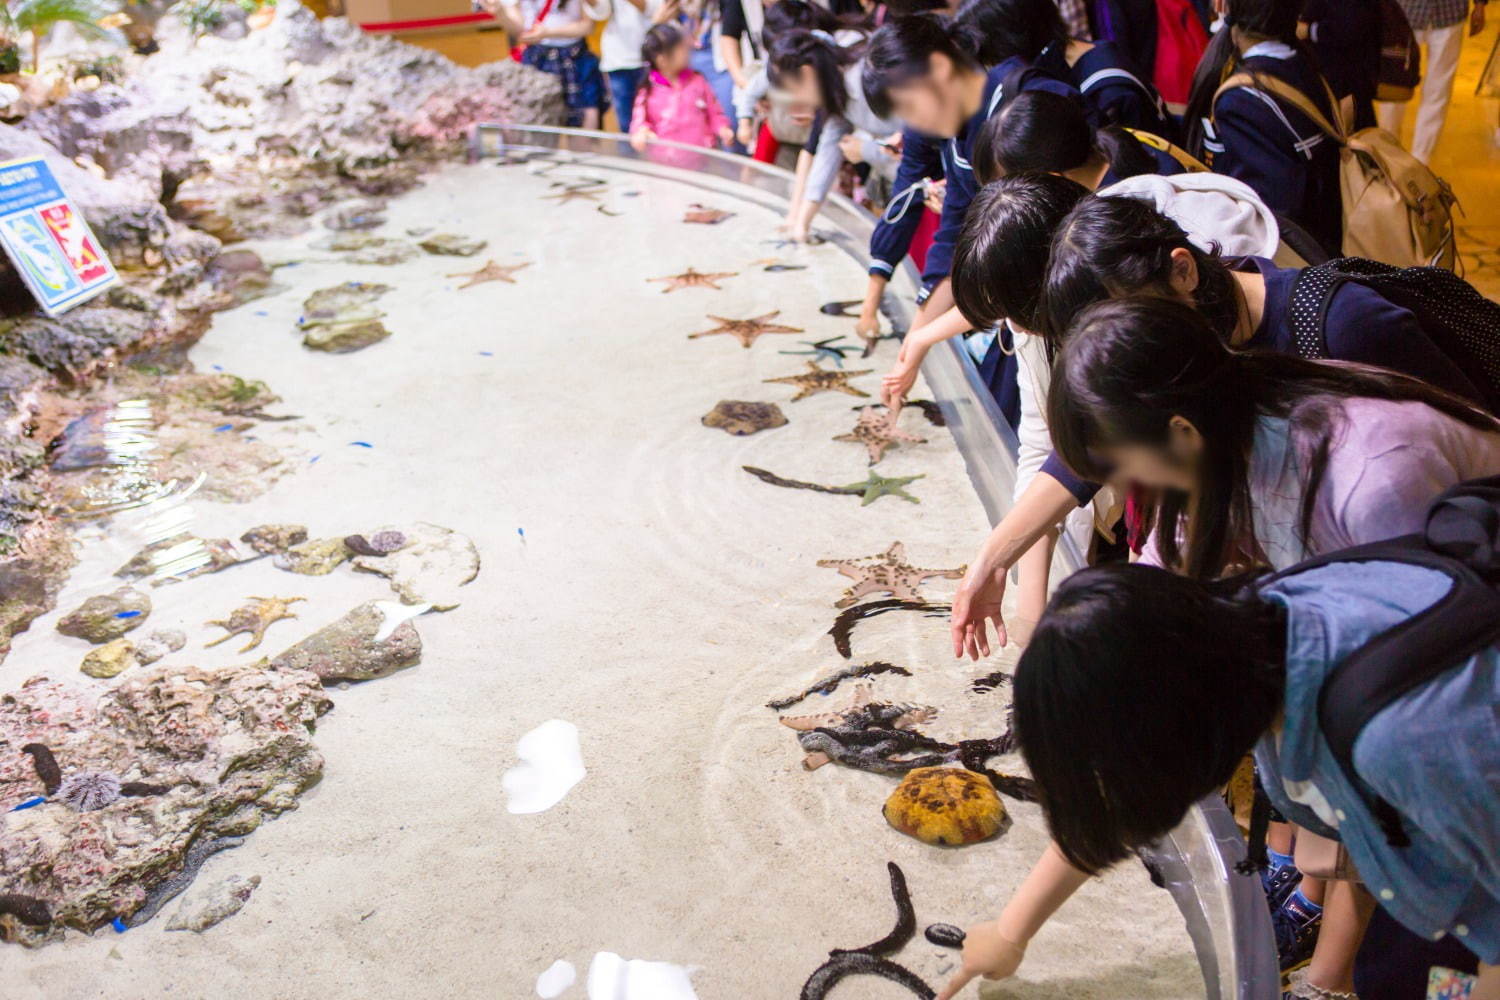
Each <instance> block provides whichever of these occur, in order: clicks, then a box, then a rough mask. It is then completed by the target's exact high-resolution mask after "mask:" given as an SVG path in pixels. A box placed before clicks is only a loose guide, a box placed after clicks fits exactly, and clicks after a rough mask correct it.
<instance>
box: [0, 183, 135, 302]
mask: <svg viewBox="0 0 1500 1000" xmlns="http://www.w3.org/2000/svg"><path fill="white" fill-rule="evenodd" d="M0 244H3V245H4V246H5V252H6V253H7V254H9V255H10V259H11V261H12V262H13V263H14V264H15V265H16V270H17V271H19V272H21V278H22V280H24V281H25V282H26V287H27V288H29V289H31V293H32V294H33V295H35V296H36V300H37V302H38V303H40V304H41V307H42V310H43V311H44V312H46V313H47V315H48V316H56V315H57V314H58V313H61V312H64V311H66V310H68V309H70V308H72V307H73V306H76V305H77V304H78V303H80V302H83V301H86V300H88V299H91V298H93V297H94V296H95V295H98V294H99V293H100V292H102V291H104V290H105V289H106V288H108V287H110V286H111V285H114V284H117V283H118V282H119V280H120V277H119V275H118V274H116V273H115V269H114V265H112V264H111V263H110V262H109V257H107V256H106V255H105V253H104V250H103V248H102V247H100V245H99V240H98V239H97V238H96V237H95V236H94V233H93V231H92V230H90V229H89V225H88V223H87V222H86V221H84V218H83V214H82V213H81V212H79V211H78V209H77V207H75V206H74V204H73V203H72V202H71V201H70V200H69V199H68V196H67V194H66V193H65V192H64V191H63V189H62V186H61V185H60V184H58V183H57V178H56V177H54V176H53V175H52V170H51V168H50V167H48V166H47V161H46V160H44V159H42V158H41V157H40V156H33V157H27V158H26V159H21V160H10V161H8V162H5V163H0Z"/></svg>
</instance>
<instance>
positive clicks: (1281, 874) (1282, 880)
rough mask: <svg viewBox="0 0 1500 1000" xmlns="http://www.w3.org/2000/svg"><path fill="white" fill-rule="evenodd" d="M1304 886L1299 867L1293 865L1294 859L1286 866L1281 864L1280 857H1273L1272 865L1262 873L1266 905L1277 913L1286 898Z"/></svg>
mask: <svg viewBox="0 0 1500 1000" xmlns="http://www.w3.org/2000/svg"><path fill="white" fill-rule="evenodd" d="M1301 884H1302V873H1301V872H1300V871H1298V870H1297V866H1296V865H1294V864H1292V859H1291V858H1287V859H1286V863H1285V864H1281V863H1279V859H1278V857H1272V858H1271V863H1270V864H1268V865H1266V867H1265V868H1264V869H1263V870H1262V871H1261V873H1260V887H1261V888H1262V889H1264V890H1265V893H1266V905H1267V906H1269V907H1270V908H1271V912H1272V913H1275V912H1276V911H1277V910H1279V909H1281V904H1282V903H1285V902H1286V898H1287V897H1288V896H1290V895H1291V894H1292V893H1294V892H1296V891H1297V887H1298V886H1299V885H1301Z"/></svg>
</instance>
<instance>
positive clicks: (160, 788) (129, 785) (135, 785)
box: [120, 781, 172, 799]
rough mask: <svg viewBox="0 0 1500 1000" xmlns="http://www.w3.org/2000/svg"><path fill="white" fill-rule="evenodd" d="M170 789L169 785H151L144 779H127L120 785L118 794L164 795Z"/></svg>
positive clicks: (130, 795)
mask: <svg viewBox="0 0 1500 1000" xmlns="http://www.w3.org/2000/svg"><path fill="white" fill-rule="evenodd" d="M171 790H172V786H171V785H152V784H148V783H146V782H144V781H127V782H125V783H123V784H122V785H120V794H121V795H122V796H124V797H126V798H136V799H141V798H146V797H148V796H151V795H165V794H166V793H167V792H169V791H171Z"/></svg>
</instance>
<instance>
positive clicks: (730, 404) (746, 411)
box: [703, 399, 787, 437]
mask: <svg viewBox="0 0 1500 1000" xmlns="http://www.w3.org/2000/svg"><path fill="white" fill-rule="evenodd" d="M786 422H787V420H786V414H784V413H782V412H781V407H779V406H777V405H776V404H775V403H751V402H746V401H744V400H738V399H722V400H720V401H719V405H718V406H715V407H714V408H713V409H712V410H709V411H708V413H706V414H704V416H703V426H704V427H722V428H723V429H724V431H725V433H728V434H733V435H735V436H736V437H744V436H745V435H747V434H754V433H755V432H756V431H763V430H768V429H770V428H772V427H784V426H785V425H786Z"/></svg>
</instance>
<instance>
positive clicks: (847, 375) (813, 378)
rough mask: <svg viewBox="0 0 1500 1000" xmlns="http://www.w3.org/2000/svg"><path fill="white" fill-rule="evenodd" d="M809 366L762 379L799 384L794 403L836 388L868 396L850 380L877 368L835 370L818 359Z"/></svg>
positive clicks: (808, 364) (747, 345) (856, 394)
mask: <svg viewBox="0 0 1500 1000" xmlns="http://www.w3.org/2000/svg"><path fill="white" fill-rule="evenodd" d="M772 315H773V316H774V315H775V313H772ZM745 346H746V347H749V346H750V345H749V344H746V345H745ZM807 368H808V370H807V373H806V374H805V375H783V376H782V377H781V378H768V379H762V380H761V381H763V382H779V383H781V384H783V385H795V386H797V395H795V396H793V397H792V402H794V403H795V402H796V401H797V400H799V399H806V398H807V397H808V396H811V395H814V394H815V393H819V392H833V391H835V390H837V391H838V392H842V393H847V394H848V395H850V396H861V397H866V398H868V397H869V395H870V394H869V393H868V392H863V391H861V390H859V389H856V388H854V386H852V385H850V384H849V380H850V379H851V378H856V377H858V376H860V375H869V374H870V373H872V372H873V371H874V370H875V369H873V368H866V369H864V370H863V371H857V372H834V371H829V370H828V369H826V368H819V367H818V363H817V362H816V361H809V362H808V363H807Z"/></svg>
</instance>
